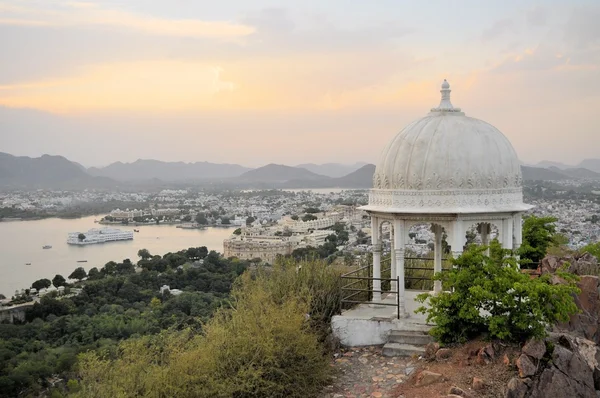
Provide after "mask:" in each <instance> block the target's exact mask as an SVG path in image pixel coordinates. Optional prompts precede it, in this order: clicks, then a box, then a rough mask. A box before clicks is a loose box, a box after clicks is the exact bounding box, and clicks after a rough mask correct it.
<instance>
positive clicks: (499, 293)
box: [417, 241, 579, 343]
mask: <svg viewBox="0 0 600 398" xmlns="http://www.w3.org/2000/svg"><path fill="white" fill-rule="evenodd" d="M485 251H486V247H481V246H475V245H472V246H469V247H468V248H467V250H466V251H465V252H464V253H463V254H462V256H460V257H459V258H457V259H453V260H452V263H453V265H454V268H453V269H451V270H449V271H446V272H443V273H441V274H436V275H435V277H434V278H435V279H436V280H441V281H442V285H443V287H444V289H445V290H446V291H444V292H442V293H440V294H438V295H434V296H430V295H429V294H421V295H419V296H418V300H419V301H420V302H421V303H424V302H425V301H426V300H429V303H428V304H429V307H428V308H427V307H425V306H422V307H420V308H419V309H418V310H417V312H420V313H426V314H427V321H428V322H433V323H434V324H435V326H434V327H433V328H432V329H431V334H432V335H433V336H434V337H435V338H436V339H438V340H439V341H441V342H443V343H452V342H464V341H466V340H468V339H471V338H474V337H476V336H478V335H482V334H484V335H487V336H488V337H491V338H498V339H502V340H508V341H523V340H525V339H527V338H529V337H538V338H539V337H543V336H544V335H545V334H546V326H547V325H550V324H554V323H556V322H559V321H562V322H564V321H567V320H568V319H569V315H570V314H574V313H576V312H577V306H576V305H575V303H574V300H573V296H572V295H573V294H578V293H579V289H578V288H577V287H576V285H575V282H576V280H577V279H578V278H577V277H576V276H575V275H571V274H567V273H564V272H559V273H558V276H560V277H561V278H562V279H563V280H564V283H563V284H552V283H550V276H549V275H543V276H541V277H539V278H535V279H531V278H530V277H529V276H528V275H526V274H523V273H521V272H520V270H519V268H518V266H517V262H516V260H515V259H514V258H513V257H510V251H509V250H505V249H502V248H501V247H500V244H499V243H498V242H497V241H494V242H492V244H491V245H490V256H489V257H488V256H486V255H485Z"/></svg>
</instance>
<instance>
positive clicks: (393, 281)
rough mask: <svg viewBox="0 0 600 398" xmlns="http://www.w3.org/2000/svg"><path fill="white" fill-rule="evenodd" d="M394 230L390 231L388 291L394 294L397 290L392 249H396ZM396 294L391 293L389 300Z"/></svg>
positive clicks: (394, 258) (394, 257)
mask: <svg viewBox="0 0 600 398" xmlns="http://www.w3.org/2000/svg"><path fill="white" fill-rule="evenodd" d="M394 234H395V232H394V229H393V228H392V230H391V231H390V257H391V260H390V268H391V271H390V272H391V278H392V283H391V286H390V290H391V291H392V292H396V291H397V290H396V289H397V286H396V285H397V283H396V277H397V275H398V272H397V271H398V270H397V269H396V267H397V265H396V251H395V250H394V248H395V247H396V246H395V245H394ZM395 297H396V294H395V293H391V294H390V298H395Z"/></svg>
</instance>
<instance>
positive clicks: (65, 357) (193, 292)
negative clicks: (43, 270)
mask: <svg viewBox="0 0 600 398" xmlns="http://www.w3.org/2000/svg"><path fill="white" fill-rule="evenodd" d="M199 258H204V259H205V261H204V264H201V265H197V264H196V265H194V266H192V265H191V264H190V263H191V262H192V261H194V260H197V259H199ZM182 259H183V260H184V261H185V262H186V265H185V266H184V267H181V268H179V264H180V263H181V260H182ZM140 263H142V271H141V272H139V273H135V272H133V270H134V268H133V267H134V265H133V264H132V263H131V261H129V260H123V261H122V262H119V263H117V262H114V261H110V262H108V263H107V264H106V265H105V266H104V267H102V270H101V271H100V270H98V269H97V268H92V269H91V270H90V272H89V275H88V279H87V280H85V281H83V282H81V284H82V291H81V293H80V294H78V295H76V296H70V297H57V298H54V297H51V295H50V294H48V295H46V296H44V297H43V298H42V299H41V300H40V302H39V303H34V304H33V306H32V307H31V308H30V309H29V310H27V312H26V314H25V316H26V323H24V324H0V391H1V393H0V395H1V396H3V397H4V396H9V397H11V396H17V395H19V394H20V395H23V396H40V394H39V392H40V391H42V390H43V389H45V388H47V387H48V386H49V384H48V381H47V378H48V377H50V376H52V375H57V376H58V377H60V378H63V379H65V380H68V379H73V378H74V375H73V371H74V366H75V364H76V358H77V355H78V354H79V353H81V352H87V351H94V352H96V351H97V352H102V353H104V354H106V355H109V356H110V357H114V356H115V355H116V347H117V344H118V343H119V342H120V341H121V340H124V339H129V338H135V337H140V336H149V335H154V334H156V333H159V332H160V330H161V329H172V330H183V329H190V330H192V331H194V333H197V332H198V331H200V330H201V329H202V323H203V322H206V321H207V320H208V319H210V317H211V315H212V314H213V313H214V311H215V310H216V309H217V308H218V307H219V306H220V305H221V303H222V301H223V300H224V299H226V298H227V297H228V294H229V292H230V290H231V287H232V285H233V281H234V280H235V279H236V278H237V277H238V276H239V275H240V274H242V273H243V272H244V270H245V269H246V264H247V263H245V262H241V261H239V260H234V261H230V260H227V259H224V258H221V257H220V256H219V255H218V254H217V253H215V252H211V253H208V250H206V247H199V248H189V249H187V250H182V251H179V252H177V253H167V254H165V255H164V256H162V257H161V256H154V257H152V258H151V259H148V260H146V261H145V262H144V261H142V260H140ZM157 264H161V265H164V270H163V271H161V272H158V271H156V270H155V268H157V267H158V265H157ZM42 281H43V286H46V285H47V286H49V285H50V283H51V282H50V281H49V280H47V279H46V280H42ZM39 283H42V282H40V281H37V282H36V283H35V285H36V286H37V285H38V284H39ZM163 285H169V286H170V287H171V288H177V289H180V290H183V291H184V292H183V294H181V295H178V296H172V295H169V294H165V295H164V296H160V297H161V299H162V300H161V299H159V298H158V297H157V296H159V288H160V287H161V286H163Z"/></svg>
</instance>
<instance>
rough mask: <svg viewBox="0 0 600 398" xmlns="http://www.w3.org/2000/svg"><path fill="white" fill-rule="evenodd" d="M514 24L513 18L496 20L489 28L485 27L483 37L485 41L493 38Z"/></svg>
mask: <svg viewBox="0 0 600 398" xmlns="http://www.w3.org/2000/svg"><path fill="white" fill-rule="evenodd" d="M512 26H513V21H512V20H511V19H501V20H499V21H496V22H494V24H493V25H492V26H490V27H489V28H488V29H485V30H484V31H483V33H482V35H481V38H482V40H483V41H484V42H487V41H490V40H493V39H495V38H497V37H499V36H501V35H502V34H504V33H505V32H506V31H508V30H509V29H510V28H511V27H512Z"/></svg>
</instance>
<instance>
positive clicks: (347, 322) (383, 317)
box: [331, 290, 432, 347]
mask: <svg viewBox="0 0 600 398" xmlns="http://www.w3.org/2000/svg"><path fill="white" fill-rule="evenodd" d="M420 293H423V292H422V291H412V290H411V291H407V292H406V295H405V309H406V315H407V317H406V318H400V319H397V307H395V306H384V305H376V304H361V305H358V306H356V307H354V308H352V309H350V310H348V311H344V312H343V313H342V314H341V315H336V316H334V317H333V318H332V320H331V328H332V330H333V334H334V336H336V337H337V338H338V339H339V340H340V343H341V344H342V345H343V346H347V347H356V346H367V345H381V344H385V343H387V340H388V335H389V333H390V331H391V330H402V331H420V332H427V331H428V330H429V329H431V326H432V325H428V324H427V322H426V321H425V315H423V314H415V313H414V311H415V310H416V309H417V308H418V307H420V306H421V304H420V303H418V302H416V301H414V298H415V297H416V296H417V295H418V294H420ZM383 302H385V303H395V302H396V300H395V299H394V300H391V298H390V297H389V296H388V297H386V298H385V299H384V301H383Z"/></svg>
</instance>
